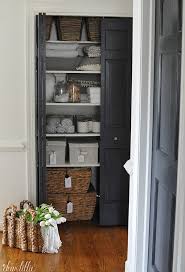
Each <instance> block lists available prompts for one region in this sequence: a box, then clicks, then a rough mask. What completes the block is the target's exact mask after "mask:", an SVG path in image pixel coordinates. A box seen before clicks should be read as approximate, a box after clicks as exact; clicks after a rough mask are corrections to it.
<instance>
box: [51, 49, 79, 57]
mask: <svg viewBox="0 0 185 272" xmlns="http://www.w3.org/2000/svg"><path fill="white" fill-rule="evenodd" d="M46 57H48V58H55V57H58V58H76V57H78V51H75V50H73V51H70V50H64V51H61V50H47V51H46Z"/></svg>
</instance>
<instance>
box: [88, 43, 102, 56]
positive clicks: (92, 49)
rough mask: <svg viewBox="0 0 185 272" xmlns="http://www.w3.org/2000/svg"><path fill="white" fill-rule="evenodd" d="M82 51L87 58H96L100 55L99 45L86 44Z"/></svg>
mask: <svg viewBox="0 0 185 272" xmlns="http://www.w3.org/2000/svg"><path fill="white" fill-rule="evenodd" d="M84 52H85V54H87V56H88V57H89V58H97V57H100V56H101V47H100V46H95V45H92V46H87V47H85V48H84Z"/></svg>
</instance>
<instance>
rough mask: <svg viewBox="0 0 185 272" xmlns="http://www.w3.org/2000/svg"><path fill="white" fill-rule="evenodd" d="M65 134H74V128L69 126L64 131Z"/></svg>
mask: <svg viewBox="0 0 185 272" xmlns="http://www.w3.org/2000/svg"><path fill="white" fill-rule="evenodd" d="M66 133H69V134H70V133H75V127H74V126H70V127H68V128H67V129H66Z"/></svg>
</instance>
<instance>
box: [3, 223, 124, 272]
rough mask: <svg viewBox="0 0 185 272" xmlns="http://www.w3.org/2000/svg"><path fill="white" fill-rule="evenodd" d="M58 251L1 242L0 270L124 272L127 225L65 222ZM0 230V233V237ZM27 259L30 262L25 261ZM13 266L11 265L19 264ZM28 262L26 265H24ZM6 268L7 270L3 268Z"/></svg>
mask: <svg viewBox="0 0 185 272" xmlns="http://www.w3.org/2000/svg"><path fill="white" fill-rule="evenodd" d="M60 234H61V240H62V241H63V246H62V249H61V250H60V252H59V254H38V253H30V252H22V251H21V250H19V249H12V248H9V247H7V246H2V244H1V243H0V271H20V272H123V271H124V262H125V260H126V257H127V229H124V228H122V227H114V228H103V227H97V226H95V225H92V224H66V225H63V226H62V228H61V229H60ZM1 237H2V233H0V240H1ZM26 261H28V262H30V263H27V264H26ZM21 262H24V265H25V267H24V268H22V270H13V268H11V267H20V264H21ZM26 265H27V267H26ZM5 269H6V270H5ZM11 269H12V270H11Z"/></svg>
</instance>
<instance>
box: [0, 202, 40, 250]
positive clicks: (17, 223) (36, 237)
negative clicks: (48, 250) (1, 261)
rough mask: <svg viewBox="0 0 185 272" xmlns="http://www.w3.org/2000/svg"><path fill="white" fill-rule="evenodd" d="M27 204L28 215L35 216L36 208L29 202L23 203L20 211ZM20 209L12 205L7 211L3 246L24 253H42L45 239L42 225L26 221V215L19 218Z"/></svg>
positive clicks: (4, 218)
mask: <svg viewBox="0 0 185 272" xmlns="http://www.w3.org/2000/svg"><path fill="white" fill-rule="evenodd" d="M25 204H27V205H28V207H29V209H28V213H30V214H31V215H32V217H34V216H35V211H34V210H33V208H34V206H33V204H32V203H31V202H29V201H26V200H25V201H22V202H21V203H20V209H23V207H24V205H25ZM17 212H18V209H17V207H16V206H14V205H11V206H10V207H9V208H7V209H6V210H5V213H4V217H3V238H2V244H3V245H8V246H10V247H16V248H20V249H22V250H23V251H32V252H42V247H43V239H42V235H41V231H40V225H39V224H34V223H32V222H27V221H26V215H25V214H24V215H21V216H20V217H17V216H16V215H17Z"/></svg>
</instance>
